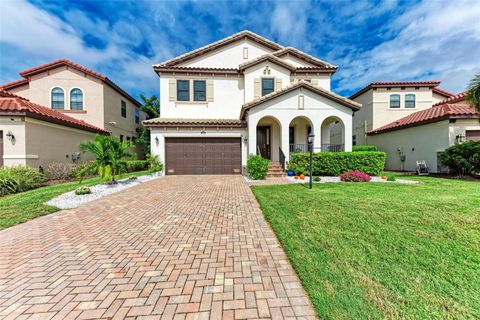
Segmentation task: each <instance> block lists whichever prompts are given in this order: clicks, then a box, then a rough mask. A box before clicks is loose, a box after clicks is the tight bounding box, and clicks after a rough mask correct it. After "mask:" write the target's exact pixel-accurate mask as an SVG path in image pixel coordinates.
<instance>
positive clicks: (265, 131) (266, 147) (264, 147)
mask: <svg viewBox="0 0 480 320" xmlns="http://www.w3.org/2000/svg"><path fill="white" fill-rule="evenodd" d="M270 137H271V135H270V127H257V150H258V151H259V152H260V155H261V156H262V157H263V158H266V159H270V160H272V150H271V148H270V146H271V144H270Z"/></svg>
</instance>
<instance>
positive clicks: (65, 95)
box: [48, 86, 70, 111]
mask: <svg viewBox="0 0 480 320" xmlns="http://www.w3.org/2000/svg"><path fill="white" fill-rule="evenodd" d="M55 88H60V89H62V90H63V109H53V108H52V107H53V106H52V91H53V89H55ZM48 95H49V97H48V100H49V104H48V107H49V108H50V109H52V110H57V111H58V110H70V109H67V107H68V108H70V103H66V102H67V101H70V100H69V99H68V96H67V90H65V88H64V87H62V86H53V87H51V88H50V91H49V93H48Z"/></svg>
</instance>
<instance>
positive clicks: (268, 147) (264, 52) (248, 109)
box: [144, 31, 361, 174]
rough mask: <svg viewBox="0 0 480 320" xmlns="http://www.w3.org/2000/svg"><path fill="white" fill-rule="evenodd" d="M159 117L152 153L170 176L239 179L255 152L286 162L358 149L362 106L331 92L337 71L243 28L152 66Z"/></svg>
mask: <svg viewBox="0 0 480 320" xmlns="http://www.w3.org/2000/svg"><path fill="white" fill-rule="evenodd" d="M153 68H154V70H155V72H156V73H157V74H158V76H159V77H160V106H161V107H160V114H161V117H160V118H156V119H150V120H147V121H144V125H146V126H149V127H151V152H152V154H155V155H158V156H159V157H160V159H161V160H162V161H164V162H165V166H166V170H165V173H166V174H236V173H241V172H242V167H243V166H245V165H246V162H247V158H248V155H249V154H260V155H262V156H263V157H265V158H268V159H270V160H272V161H276V162H281V164H284V162H285V161H288V159H289V155H290V153H291V152H295V151H306V150H307V136H308V134H309V133H310V132H313V133H314V134H315V139H314V147H315V150H316V151H351V148H352V114H353V112H354V111H356V110H359V109H360V107H361V105H360V104H359V103H357V102H354V101H352V100H349V99H347V98H344V97H342V96H340V95H338V94H335V93H334V92H332V91H331V90H330V77H331V76H332V75H333V74H334V73H335V72H336V70H337V67H336V66H333V65H331V64H329V63H328V62H325V61H323V60H320V59H318V58H316V57H313V56H310V55H308V54H306V53H304V52H301V51H300V50H297V49H295V48H291V47H284V46H282V45H280V44H277V43H275V42H273V41H270V40H268V39H266V38H263V37H261V36H259V35H257V34H255V33H253V32H250V31H242V32H239V33H236V34H234V35H232V36H229V37H227V38H224V39H222V40H220V41H217V42H214V43H212V44H209V45H207V46H204V47H202V48H199V49H196V50H194V51H191V52H188V53H186V54H183V55H181V56H178V57H175V58H173V59H170V60H168V61H165V62H163V63H160V64H157V65H154V66H153Z"/></svg>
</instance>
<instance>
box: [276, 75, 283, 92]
mask: <svg viewBox="0 0 480 320" xmlns="http://www.w3.org/2000/svg"><path fill="white" fill-rule="evenodd" d="M281 89H282V79H280V78H275V91H278V90H281Z"/></svg>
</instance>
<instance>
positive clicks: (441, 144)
mask: <svg viewBox="0 0 480 320" xmlns="http://www.w3.org/2000/svg"><path fill="white" fill-rule="evenodd" d="M466 140H476V141H480V122H479V114H478V113H477V112H476V111H475V110H474V108H473V107H471V106H470V105H469V104H468V103H466V102H465V93H462V94H459V95H456V96H452V97H450V98H448V99H446V100H443V101H441V102H438V103H435V104H434V105H433V106H432V107H430V108H427V109H424V110H421V111H417V112H413V113H411V114H409V115H408V116H406V117H403V118H400V119H398V120H396V121H393V122H390V123H388V124H385V125H383V126H380V127H378V128H376V129H373V130H370V131H368V132H367V141H368V144H372V145H376V146H377V147H378V148H379V150H381V151H385V152H386V153H387V155H388V156H387V162H386V168H387V169H388V170H407V171H413V170H415V168H416V161H419V160H425V161H426V163H427V165H428V166H429V167H430V170H431V171H432V172H445V171H447V168H445V167H443V166H442V165H441V163H440V161H439V158H440V154H441V153H442V152H443V151H444V150H445V149H446V148H448V147H450V146H452V145H454V144H456V143H461V142H463V141H466ZM402 160H403V161H402Z"/></svg>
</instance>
